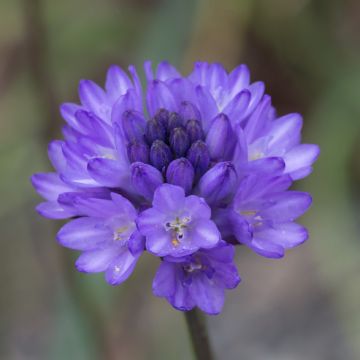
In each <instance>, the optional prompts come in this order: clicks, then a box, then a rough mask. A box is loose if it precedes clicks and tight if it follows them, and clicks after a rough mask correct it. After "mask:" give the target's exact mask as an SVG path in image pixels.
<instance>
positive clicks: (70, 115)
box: [60, 103, 84, 129]
mask: <svg viewBox="0 0 360 360" xmlns="http://www.w3.org/2000/svg"><path fill="white" fill-rule="evenodd" d="M83 109H84V108H83V107H82V106H80V105H78V104H73V103H64V104H62V105H61V106H60V113H61V116H62V117H63V119H64V120H65V121H66V122H67V123H68V124H69V125H70V126H71V127H72V128H74V129H79V125H78V122H77V120H76V118H75V113H76V112H77V111H79V110H83Z"/></svg>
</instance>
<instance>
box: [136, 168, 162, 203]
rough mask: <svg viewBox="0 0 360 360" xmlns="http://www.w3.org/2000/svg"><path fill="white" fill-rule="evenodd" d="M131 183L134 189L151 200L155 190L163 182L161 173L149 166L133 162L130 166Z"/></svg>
mask: <svg viewBox="0 0 360 360" xmlns="http://www.w3.org/2000/svg"><path fill="white" fill-rule="evenodd" d="M131 182H132V185H133V187H134V189H135V190H136V191H137V192H138V193H139V194H140V195H142V196H143V197H144V198H146V199H148V200H152V198H153V195H154V191H155V189H156V188H157V187H158V186H159V185H161V184H162V183H163V182H164V179H163V176H162V175H161V172H160V171H159V170H157V169H155V168H154V167H153V166H151V165H149V164H144V163H141V162H135V163H133V164H132V165H131Z"/></svg>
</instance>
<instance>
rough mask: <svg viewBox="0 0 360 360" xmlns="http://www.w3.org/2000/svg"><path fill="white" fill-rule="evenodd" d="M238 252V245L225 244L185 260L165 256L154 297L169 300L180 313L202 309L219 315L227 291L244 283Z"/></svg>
mask: <svg viewBox="0 0 360 360" xmlns="http://www.w3.org/2000/svg"><path fill="white" fill-rule="evenodd" d="M234 250H235V249H234V246H232V245H230V244H227V243H225V242H221V243H219V244H218V245H217V246H216V247H214V248H212V249H209V250H200V251H198V252H197V253H195V254H192V255H189V256H185V257H182V258H174V257H171V256H167V257H165V259H164V261H162V263H161V265H160V267H159V269H158V271H157V273H156V275H155V278H154V281H153V291H154V294H155V295H156V296H160V297H165V298H166V299H167V300H168V301H169V302H170V304H171V305H172V306H174V307H175V308H176V309H179V310H183V311H184V310H191V309H192V308H194V307H195V306H198V307H199V308H200V309H201V310H203V311H204V312H206V313H208V314H210V315H215V314H218V313H219V312H220V311H221V309H222V307H223V304H224V296H225V295H224V290H225V289H233V288H235V287H236V286H237V285H238V284H239V282H240V277H239V275H238V272H237V269H236V266H235V265H234V263H233V258H234Z"/></svg>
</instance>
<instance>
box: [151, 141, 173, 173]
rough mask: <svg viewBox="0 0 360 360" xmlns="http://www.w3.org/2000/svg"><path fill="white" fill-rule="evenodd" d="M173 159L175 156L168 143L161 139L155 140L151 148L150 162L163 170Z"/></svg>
mask: <svg viewBox="0 0 360 360" xmlns="http://www.w3.org/2000/svg"><path fill="white" fill-rule="evenodd" d="M172 159H173V157H172V154H171V150H170V148H169V146H168V145H166V144H165V143H164V142H163V141H161V140H155V141H154V142H153V143H152V145H151V148H150V163H151V164H153V165H154V166H155V167H156V168H157V169H159V170H163V168H164V167H166V166H168V165H169V163H170V161H171V160H172Z"/></svg>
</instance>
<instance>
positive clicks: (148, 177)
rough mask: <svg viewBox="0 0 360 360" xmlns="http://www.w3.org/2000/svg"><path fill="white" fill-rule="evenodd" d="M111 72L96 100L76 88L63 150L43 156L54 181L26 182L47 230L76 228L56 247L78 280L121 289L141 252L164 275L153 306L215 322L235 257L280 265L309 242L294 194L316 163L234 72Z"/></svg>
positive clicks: (295, 133)
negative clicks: (244, 254)
mask: <svg viewBox="0 0 360 360" xmlns="http://www.w3.org/2000/svg"><path fill="white" fill-rule="evenodd" d="M144 67H145V74H146V87H145V88H143V87H142V85H141V82H140V80H139V77H138V74H137V72H136V69H135V68H134V67H133V66H130V67H129V74H127V73H126V72H125V71H123V70H122V69H121V68H119V67H117V66H112V67H110V69H109V71H108V74H107V78H106V83H105V89H103V88H101V87H100V86H98V85H97V84H95V83H94V82H92V81H90V80H82V81H81V82H80V86H79V97H80V105H77V104H72V103H67V104H63V105H62V106H61V114H62V116H63V118H64V120H65V121H66V125H65V126H64V127H63V137H64V138H63V140H55V141H53V142H51V143H50V145H49V149H48V154H49V158H50V160H51V163H52V165H53V166H54V168H55V172H53V173H43V174H36V175H34V176H33V177H32V182H33V185H34V187H35V188H36V190H37V191H38V192H39V194H40V195H41V196H42V197H44V198H45V200H46V201H45V202H43V203H41V204H40V205H39V206H38V207H37V210H38V212H39V213H40V214H41V215H43V216H45V217H48V218H52V219H66V218H75V219H73V220H71V221H70V222H69V223H67V224H66V225H65V226H64V227H63V228H62V229H61V230H60V232H59V233H58V240H59V242H60V243H61V244H62V245H64V246H66V247H69V248H72V249H75V250H79V251H82V254H81V255H80V257H79V259H78V260H77V262H76V267H77V268H78V270H79V271H83V272H104V273H105V279H106V281H107V282H108V283H109V284H111V285H117V284H119V283H121V282H122V281H124V280H126V279H127V278H128V277H129V276H130V274H131V273H132V271H133V270H134V267H135V265H136V262H137V261H138V259H139V257H140V256H141V254H142V253H143V251H148V252H149V253H151V254H152V255H154V256H156V257H158V258H159V260H160V261H161V264H160V267H159V270H158V272H157V274H156V276H155V279H154V282H153V291H154V294H155V295H157V296H162V297H165V298H166V299H167V300H168V301H169V302H170V303H171V304H172V305H173V306H174V307H175V308H177V309H179V310H190V309H192V308H194V307H196V306H197V307H199V308H200V309H202V310H203V311H205V312H206V313H209V314H217V313H219V312H220V311H221V309H222V306H223V303H224V290H225V289H232V288H234V287H236V286H237V284H238V283H239V282H240V277H239V275H238V273H237V270H236V266H235V264H234V250H235V245H239V244H244V245H246V246H248V247H249V248H251V249H252V250H254V251H255V252H256V253H257V254H260V255H262V256H266V257H271V258H279V257H282V256H284V253H285V250H286V249H288V248H292V247H294V246H297V245H299V244H301V243H302V242H303V241H305V240H306V239H307V237H308V235H307V231H306V229H305V228H304V227H302V226H301V225H298V224H296V223H294V220H295V219H296V218H298V217H299V216H301V215H302V214H303V213H304V212H305V211H306V210H307V209H308V207H309V206H310V203H311V197H310V195H308V194H306V193H302V192H297V191H292V190H289V188H290V186H291V185H292V183H293V181H295V180H298V179H301V178H303V177H305V176H307V175H308V174H309V173H310V172H311V171H312V164H313V162H314V161H315V160H316V158H317V156H318V154H319V148H318V147H317V146H316V145H309V144H301V127H302V118H301V116H300V115H299V114H289V115H285V116H282V117H277V116H276V112H275V109H274V108H273V106H272V105H271V98H270V96H268V95H266V94H264V84H263V83H262V82H255V83H250V75H249V70H248V68H247V67H246V66H245V65H240V66H238V67H237V68H235V69H234V70H233V71H231V72H230V73H227V72H226V71H225V69H224V68H223V67H222V66H221V65H220V64H208V63H203V62H198V63H196V64H195V66H194V70H193V71H192V73H191V74H190V75H189V76H182V75H181V74H180V73H179V72H178V71H177V70H176V69H175V68H174V67H173V66H172V65H170V64H169V63H168V62H166V61H164V62H161V63H160V64H159V65H158V66H157V69H156V71H155V72H153V70H152V68H151V63H150V62H146V63H145V66H144Z"/></svg>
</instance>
